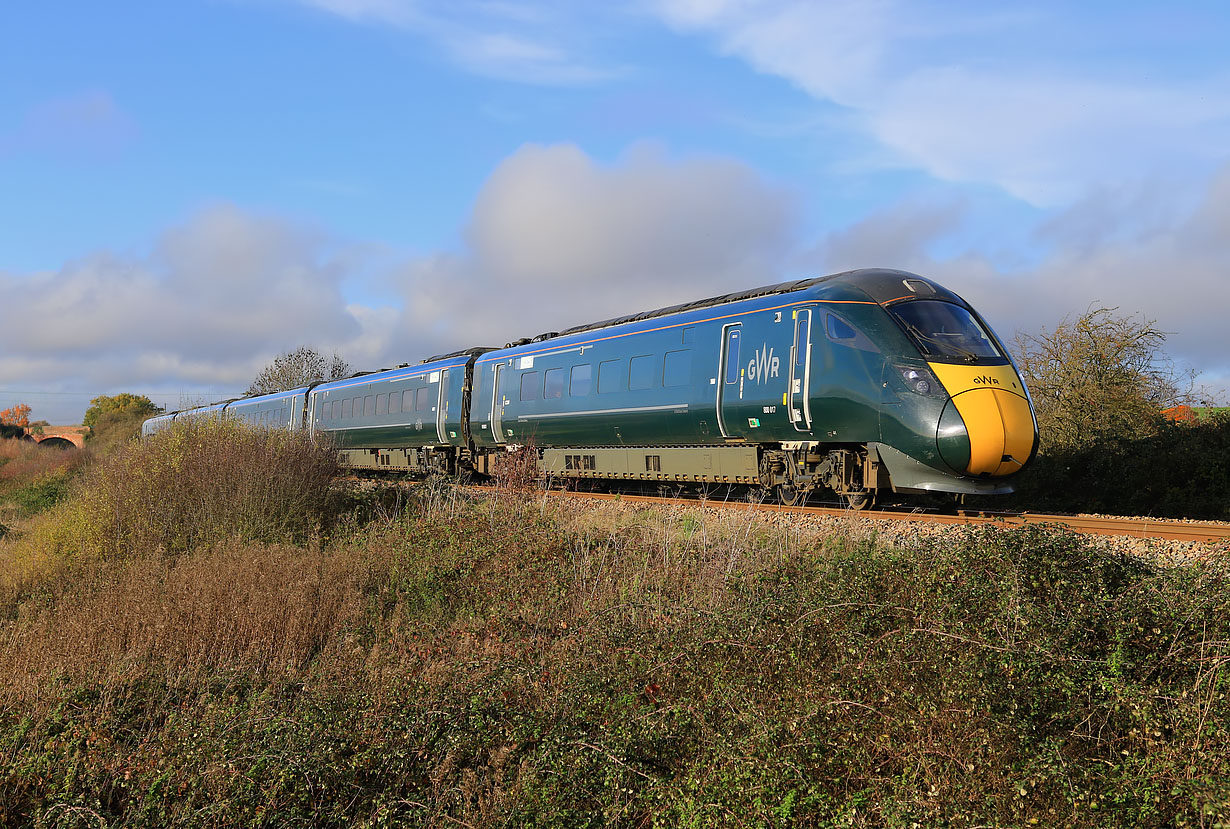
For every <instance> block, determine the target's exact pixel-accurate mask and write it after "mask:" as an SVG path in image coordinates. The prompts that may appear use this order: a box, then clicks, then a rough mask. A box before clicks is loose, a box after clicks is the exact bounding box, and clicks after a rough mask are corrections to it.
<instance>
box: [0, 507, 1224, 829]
mask: <svg viewBox="0 0 1230 829" xmlns="http://www.w3.org/2000/svg"><path fill="white" fill-rule="evenodd" d="M373 497H375V498H377V499H379V498H382V497H383V496H379V495H377V496H373ZM526 499H528V500H526ZM514 500H515V499H514V498H513V497H511V496H509V497H504V498H497V499H489V500H475V499H474V498H473V497H471V496H468V495H466V494H465V493H464V492H460V491H457V490H449V489H447V488H444V487H441V486H439V485H438V484H437V485H435V486H434V487H433V488H431V489H429V490H425V491H421V492H420V493H419V494H418V495H414V496H411V497H409V498H408V499H406V500H405V501H403V504H402V508H401V509H400V510H398V511H390V510H387V509H385V508H381V509H378V510H373V511H372V512H371V513H369V520H368V522H367V523H366V524H363V525H352V526H351V527H350V529H349V530H348V531H347V532H345V533H341V534H335V535H334V536H333V537H332V541H330V542H329V543H326V544H324V546H318V545H316V544H315V543H314V542H310V541H309V543H307V544H306V545H300V546H288V545H286V544H272V545H271V544H263V543H253V542H239V541H231V542H228V543H225V544H223V545H221V546H216V545H215V546H207V547H197V548H194V549H193V550H192V551H190V552H187V553H183V554H181V555H179V556H177V557H167V556H162V555H158V556H154V555H144V554H134V555H130V556H128V557H125V558H122V559H116V560H112V561H109V562H103V563H100V564H98V565H97V566H95V567H93V568H83V569H82V570H81V571H80V572H79V573H77V574H76V575H75V576H74V577H73V578H72V579H69V580H66V581H63V582H61V583H59V585H58V587H57V592H56V594H55V595H54V596H50V597H48V596H46V595H44V596H42V597H40V598H38V599H37V601H35V600H30V601H27V602H26V603H24V604H23V605H22V607H21V609H20V612H18V613H17V614H16V616H15V617H14V618H12V619H10V620H8V621H5V622H2V623H0V676H6V677H10V679H9V681H8V682H7V683H6V684H5V685H4V686H3V698H2V699H0V702H2V708H0V712H2V713H0V804H3V805H2V806H0V809H3V810H5V811H3V812H0V822H7V823H9V824H17V823H32V824H35V825H53V824H57V823H65V822H69V823H71V822H77V823H81V824H83V825H84V824H86V823H89V822H90V821H94V822H95V823H97V822H99V821H103V822H105V823H106V824H107V825H111V826H152V825H167V824H176V823H181V824H188V825H234V824H257V823H261V824H270V825H285V824H290V823H294V822H302V823H310V824H312V825H317V826H342V825H346V826H350V825H356V824H357V825H368V826H377V825H470V826H506V825H517V826H520V825H543V826H606V825H615V826H648V825H656V826H715V825H722V826H809V825H810V826H830V825H854V826H881V825H903V826H904V825H911V824H919V825H976V824H982V825H1004V826H1010V825H1029V824H1032V823H1038V824H1042V825H1068V826H1091V825H1105V826H1141V825H1190V826H1201V825H1203V826H1209V825H1215V824H1216V823H1218V822H1223V823H1224V822H1226V821H1227V820H1230V784H1228V783H1227V782H1226V781H1227V780H1230V768H1227V765H1228V764H1230V704H1228V703H1227V702H1226V690H1227V687H1226V686H1227V681H1228V679H1230V674H1228V673H1227V670H1228V666H1230V646H1228V645H1227V642H1230V579H1228V576H1227V571H1226V570H1225V568H1223V567H1221V566H1218V565H1215V564H1209V565H1204V566H1193V567H1186V568H1159V567H1157V566H1154V565H1151V564H1146V563H1144V562H1142V561H1141V560H1138V559H1135V558H1128V557H1124V556H1121V555H1116V554H1113V553H1108V552H1106V551H1105V550H1104V549H1103V548H1101V547H1099V546H1097V545H1096V544H1094V543H1092V542H1090V541H1088V540H1085V539H1083V538H1081V537H1078V536H1075V535H1071V534H1068V533H1066V532H1062V531H1060V530H1057V529H1052V528H1045V527H1044V528H1037V527H1030V528H1025V529H1019V530H1018V529H1013V530H1009V529H1003V528H990V529H982V530H969V531H966V532H964V533H960V534H957V535H949V536H945V537H943V538H940V539H936V540H933V541H930V542H923V541H919V542H918V543H917V544H913V545H910V546H909V548H908V549H893V548H891V547H887V546H885V545H882V544H878V543H876V542H875V540H874V538H869V537H866V536H864V535H861V534H859V533H855V532H853V531H851V532H841V531H838V532H830V533H818V532H809V531H804V530H801V529H799V528H797V527H791V526H789V525H769V524H761V523H758V522H754V521H749V520H747V519H746V518H745V517H744V516H743V515H742V514H734V515H732V516H729V517H720V516H715V515H713V514H711V513H708V512H704V511H695V512H691V513H688V514H687V515H686V516H684V517H683V518H680V517H678V516H671V515H668V514H665V513H661V512H656V511H652V510H644V511H641V512H639V513H634V512H633V511H631V510H628V509H617V508H613V509H607V510H597V511H593V512H583V511H576V510H571V509H567V508H565V509H559V508H555V507H552V506H550V505H543V503H542V502H541V501H540V500H539V499H536V498H534V497H533V496H532V495H525V496H524V497H523V500H522V501H521V502H520V503H516V504H514V503H513V501H514ZM382 503H383V502H382ZM53 642H56V643H57V644H55V645H54V646H52V643H53Z"/></svg>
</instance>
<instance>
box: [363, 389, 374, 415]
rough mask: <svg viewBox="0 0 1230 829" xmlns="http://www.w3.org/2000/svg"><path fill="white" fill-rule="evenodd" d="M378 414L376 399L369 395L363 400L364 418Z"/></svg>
mask: <svg viewBox="0 0 1230 829" xmlns="http://www.w3.org/2000/svg"><path fill="white" fill-rule="evenodd" d="M375 413H376V398H375V397H374V396H373V395H370V394H369V395H367V396H366V397H364V398H363V416H364V417H371V416H372V415H374V414H375Z"/></svg>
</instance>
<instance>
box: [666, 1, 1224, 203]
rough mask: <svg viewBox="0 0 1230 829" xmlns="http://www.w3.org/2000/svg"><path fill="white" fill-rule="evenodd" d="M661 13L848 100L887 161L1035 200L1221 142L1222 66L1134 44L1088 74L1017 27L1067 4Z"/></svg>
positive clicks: (1061, 27) (716, 8) (699, 8)
mask: <svg viewBox="0 0 1230 829" xmlns="http://www.w3.org/2000/svg"><path fill="white" fill-rule="evenodd" d="M656 9H657V10H658V12H659V14H660V15H661V16H662V18H663V19H664V20H665V21H666V22H668V23H669V24H671V25H673V26H675V27H677V28H679V29H682V30H685V31H700V32H704V33H707V34H709V35H711V36H713V37H714V38H715V39H716V41H717V44H718V48H719V49H720V50H721V51H722V52H724V53H726V54H729V55H732V56H735V57H737V58H739V59H741V60H744V61H745V62H747V63H748V64H749V65H750V66H752V67H753V68H754V69H756V70H758V71H760V72H764V73H767V74H773V75H777V76H779V77H782V78H785V79H787V80H789V81H790V82H791V83H793V84H795V85H796V86H798V87H799V88H800V89H803V90H804V91H806V92H807V93H808V94H810V95H812V96H813V97H815V98H817V99H820V100H824V101H830V102H833V103H836V104H839V105H841V106H844V107H847V108H849V109H851V110H852V111H853V112H854V113H856V114H857V115H858V116H859V118H858V119H857V121H856V123H859V124H860V125H861V128H862V129H864V130H865V131H866V132H867V133H868V134H869V135H870V136H872V137H873V138H874V139H875V140H877V141H878V142H880V143H881V144H882V145H883V146H884V147H886V148H888V149H890V150H891V151H893V152H894V153H895V154H896V163H898V164H900V165H902V166H908V167H918V168H921V169H924V170H926V171H927V172H929V173H930V174H932V175H934V176H936V177H938V178H941V179H945V180H950V181H960V182H978V183H984V182H989V183H993V184H996V185H998V186H1000V187H1002V188H1004V189H1005V190H1007V191H1008V192H1010V193H1012V194H1013V195H1015V196H1017V197H1019V198H1021V199H1024V200H1026V201H1029V202H1031V203H1034V204H1038V205H1052V206H1053V205H1056V204H1062V203H1064V202H1067V201H1069V200H1071V199H1073V198H1075V197H1078V196H1079V195H1081V194H1082V193H1083V192H1084V190H1085V188H1086V187H1087V186H1088V185H1089V184H1091V183H1100V182H1109V181H1115V180H1118V179H1120V178H1122V177H1124V176H1135V175H1137V174H1138V173H1139V172H1140V171H1141V168H1144V169H1145V170H1146V171H1147V172H1159V171H1170V172H1173V171H1175V170H1179V171H1182V172H1188V171H1189V168H1191V167H1193V166H1194V167H1195V168H1197V169H1200V168H1203V169H1205V170H1207V169H1208V168H1209V167H1210V166H1213V165H1215V164H1216V163H1217V162H1219V161H1221V160H1224V159H1225V158H1226V157H1227V151H1226V147H1227V146H1230V78H1228V77H1226V76H1225V75H1222V76H1220V77H1204V78H1201V77H1197V78H1194V79H1193V78H1183V79H1175V80H1166V79H1165V78H1164V76H1160V73H1159V72H1157V71H1156V68H1155V67H1153V66H1150V65H1148V64H1146V63H1144V62H1143V61H1144V60H1147V57H1146V58H1144V59H1140V62H1139V63H1138V64H1137V65H1129V66H1127V67H1126V68H1123V69H1121V71H1120V74H1119V75H1118V76H1113V77H1095V76H1092V75H1091V74H1090V70H1089V68H1088V66H1087V65H1085V64H1083V63H1081V62H1079V60H1078V59H1075V58H1069V59H1062V58H1050V57H1049V56H1047V55H1046V54H1044V52H1043V50H1042V49H1041V48H1040V45H1041V44H1039V48H1036V49H1033V50H1029V49H1025V48H1023V42H1027V41H1030V40H1032V39H1036V38H1040V37H1043V36H1045V35H1046V34H1048V32H1049V33H1051V34H1053V33H1055V32H1059V31H1067V30H1070V29H1078V30H1086V31H1087V34H1088V38H1089V39H1090V40H1092V41H1094V42H1095V43H1096V42H1097V40H1098V37H1099V32H1100V31H1102V30H1103V29H1104V28H1105V27H1104V25H1103V22H1102V21H1092V20H1090V19H1088V18H1081V17H1079V16H1078V15H1079V14H1080V12H1078V11H1071V10H1069V11H1061V10H1053V11H1050V12H1045V11H1038V12H1037V13H1034V14H1031V15H1028V16H1027V15H1024V14H1021V13H1013V14H1005V13H1003V12H1001V11H999V10H997V9H994V8H989V7H986V6H983V5H979V6H973V7H963V6H961V5H959V4H942V5H940V4H919V3H908V4H907V3H903V2H900V0H870V1H868V0H838V1H837V2H825V3H813V2H804V1H803V0H729V1H728V2H703V1H702V0H661V2H659V3H658V4H657V5H656Z"/></svg>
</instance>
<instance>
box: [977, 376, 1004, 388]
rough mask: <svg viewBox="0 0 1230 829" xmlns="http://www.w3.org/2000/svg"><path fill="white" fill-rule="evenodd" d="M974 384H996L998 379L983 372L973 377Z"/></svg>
mask: <svg viewBox="0 0 1230 829" xmlns="http://www.w3.org/2000/svg"><path fill="white" fill-rule="evenodd" d="M974 385H975V386H998V385H999V381H998V380H996V379H995V378H994V377H988V376H986V375H985V374H984V375H982V376H981V377H975V378H974Z"/></svg>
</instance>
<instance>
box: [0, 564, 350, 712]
mask: <svg viewBox="0 0 1230 829" xmlns="http://www.w3.org/2000/svg"><path fill="white" fill-rule="evenodd" d="M353 564H354V562H353V560H349V559H347V560H342V559H341V558H340V557H339V556H338V555H337V554H322V553H321V552H320V551H318V550H305V549H301V548H295V547H285V546H260V545H244V544H241V543H227V544H223V545H222V546H220V547H219V548H217V549H214V550H208V551H204V552H201V553H199V554H197V555H194V556H188V557H183V558H181V559H180V560H172V559H167V558H153V557H147V558H131V559H128V560H124V561H117V562H108V563H106V564H95V565H92V566H89V567H87V568H86V569H85V570H84V571H83V572H80V573H78V574H76V575H75V576H74V578H72V579H71V580H66V581H64V582H63V585H62V590H61V591H60V592H59V593H58V595H56V596H55V597H54V598H53V599H52V600H51V601H49V602H47V603H46V604H38V605H34V606H32V607H28V608H26V609H25V610H24V611H23V612H22V613H21V614H20V615H19V616H18V618H17V619H15V620H13V621H12V622H11V623H9V624H7V625H5V626H4V627H3V628H2V629H0V676H5V677H8V678H9V681H8V682H6V683H4V684H3V685H0V706H7V705H21V706H22V707H23V708H25V709H26V710H27V711H29V710H31V707H32V706H38V705H39V704H40V701H44V702H45V698H44V695H45V694H47V693H52V694H53V695H54V693H55V690H54V689H55V688H56V687H57V681H69V682H71V683H72V684H74V685H84V686H91V687H101V688H112V689H114V688H124V687H126V686H127V685H128V684H129V683H130V682H132V680H133V679H134V678H136V677H150V676H152V677H155V678H156V679H157V680H158V682H159V683H160V684H165V685H167V686H172V687H176V688H178V689H180V691H181V692H182V691H185V690H190V689H197V690H199V689H200V688H202V687H203V686H204V685H206V684H208V683H214V682H217V681H218V678H219V677H222V678H224V679H225V677H228V676H242V677H243V682H244V683H245V684H250V683H253V682H256V683H262V682H268V681H273V680H275V679H276V678H278V677H282V676H291V675H293V676H298V675H300V674H301V672H302V671H304V670H305V668H306V667H307V666H308V665H309V664H310V662H311V660H312V659H313V658H314V657H315V656H316V655H317V654H318V653H319V652H320V650H321V649H322V648H323V647H324V646H325V644H326V643H328V642H330V641H331V640H332V639H333V638H334V637H335V636H336V634H337V631H338V626H339V624H341V623H342V622H343V621H346V620H353V618H354V616H355V613H356V602H357V601H358V596H359V593H358V591H357V589H356V585H355V583H354V578H353V575H354V574H353ZM103 620H105V622H103ZM100 622H101V623H100Z"/></svg>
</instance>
